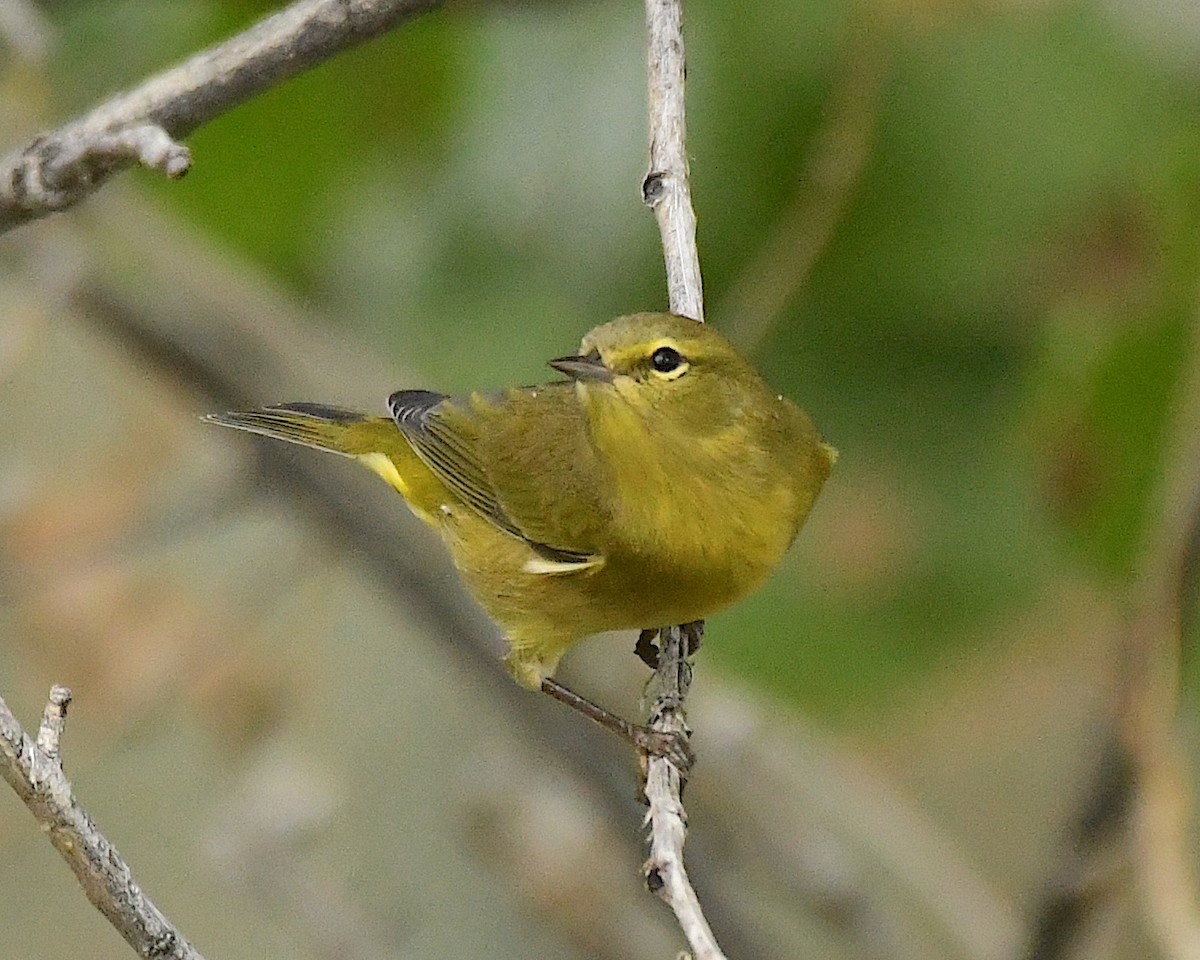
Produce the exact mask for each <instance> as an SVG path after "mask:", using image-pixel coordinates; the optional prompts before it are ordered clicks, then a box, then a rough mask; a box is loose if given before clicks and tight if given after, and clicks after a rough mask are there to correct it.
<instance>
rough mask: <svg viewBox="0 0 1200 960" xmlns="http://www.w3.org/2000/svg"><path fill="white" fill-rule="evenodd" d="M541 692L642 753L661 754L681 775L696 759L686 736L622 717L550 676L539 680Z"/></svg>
mask: <svg viewBox="0 0 1200 960" xmlns="http://www.w3.org/2000/svg"><path fill="white" fill-rule="evenodd" d="M542 692H543V693H548V694H549V695H550V696H552V697H553V698H554V699H555V700H558V701H559V702H560V703H565V704H566V705H567V706H568V707H572V708H574V709H575V710H578V711H579V712H580V713H582V714H583V715H584V716H585V717H587V718H588V719H589V720H593V721H595V722H596V723H598V724H600V726H602V727H604V729H605V730H610V731H612V732H613V733H615V734H616V735H617V736H618V737H620V738H621V739H623V740H627V741H628V742H629V743H632V744H633V745H634V746H635V747H637V749H638V750H640V751H641V752H642V753H645V754H649V755H651V756H655V757H663V758H665V759H667V760H670V761H671V763H673V764H674V765H675V767H676V768H677V769H678V770H679V772H680V773H681V774H683V775H684V776H686V775H687V772H688V770H690V769H691V766H692V764H693V763H695V761H696V757H695V754H693V753H692V749H691V747H690V746H689V745H688V743H687V741H686V739H684V737H683V736H681V735H680V734H675V733H662V732H660V731H658V730H651V729H650V728H649V727H643V726H639V725H638V724H636V723H630V722H629V721H628V720H626V719H625V718H624V717H618V716H617V715H616V714H615V713H612V712H611V711H609V710H605V709H604V708H603V707H602V706H600V705H599V704H598V703H593V702H592V701H591V700H589V699H587V697H581V696H580V695H579V694H577V693H576V692H575V691H574V690H572V689H571V688H570V687H565V686H563V685H562V684H561V683H559V682H558V681H557V680H555V679H553V678H552V677H544V678H543V679H542Z"/></svg>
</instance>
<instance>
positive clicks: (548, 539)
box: [388, 388, 596, 572]
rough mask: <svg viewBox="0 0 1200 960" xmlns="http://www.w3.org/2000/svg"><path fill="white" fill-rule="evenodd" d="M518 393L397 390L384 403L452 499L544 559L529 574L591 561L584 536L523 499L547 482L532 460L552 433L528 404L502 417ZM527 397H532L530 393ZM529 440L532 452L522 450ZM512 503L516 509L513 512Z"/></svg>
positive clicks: (551, 439)
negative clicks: (461, 395)
mask: <svg viewBox="0 0 1200 960" xmlns="http://www.w3.org/2000/svg"><path fill="white" fill-rule="evenodd" d="M539 389H541V388H539ZM524 394H525V392H524V391H512V392H511V393H510V394H504V395H500V396H498V397H495V398H488V399H484V398H481V397H478V396H474V397H471V398H466V399H455V398H451V397H448V396H446V395H445V394H441V393H432V392H430V391H428V390H400V391H398V392H396V393H393V394H392V395H391V396H390V397H389V398H388V409H389V410H390V411H391V414H392V418H393V419H394V420H395V421H396V425H397V426H398V427H399V428H400V431H401V433H403V434H404V436H405V437H406V438H407V439H408V441H409V443H411V444H412V447H413V450H414V451H416V454H417V456H419V457H420V458H421V460H422V461H423V462H424V463H425V465H426V466H427V467H429V469H430V470H432V471H433V472H434V474H436V475H437V477H438V479H439V480H441V481H442V482H443V483H444V484H445V485H446V486H447V487H448V488H449V489H450V490H451V492H453V493H454V495H455V496H456V497H458V498H459V499H460V500H461V501H462V502H463V503H465V504H467V505H468V506H469V507H471V509H473V510H475V511H476V512H477V513H478V514H480V515H481V516H483V517H484V518H485V519H487V520H488V521H490V522H491V523H492V524H494V525H495V526H496V527H498V528H499V529H501V530H503V531H504V532H506V533H509V534H511V535H512V536H514V537H517V538H518V539H520V540H523V541H525V542H526V543H528V544H529V545H530V546H531V547H532V548H533V549H534V550H535V551H536V552H537V553H538V554H539V555H540V556H541V557H542V558H543V560H544V561H545V563H544V564H542V565H537V564H535V566H538V569H537V570H533V571H532V572H566V571H568V570H571V569H578V568H580V567H585V566H592V565H594V563H595V561H596V557H595V555H594V553H593V551H592V550H590V549H589V548H588V546H587V545H586V543H585V542H583V541H584V538H577V537H573V536H571V533H572V531H569V530H561V529H552V527H553V526H554V525H553V523H551V525H550V527H547V525H546V524H545V523H544V522H539V519H538V517H537V513H538V511H537V507H536V506H535V505H534V504H532V503H530V502H529V501H530V497H529V495H528V494H529V489H530V488H531V487H538V486H545V485H546V481H545V478H544V476H541V475H540V472H539V471H538V469H537V468H538V464H537V462H536V461H537V460H538V459H540V458H541V456H543V455H544V450H543V449H541V448H543V447H544V446H547V445H548V446H553V444H554V442H555V437H554V435H553V434H552V433H545V432H541V431H540V430H539V424H538V423H537V422H536V420H537V419H538V418H537V414H536V412H535V413H534V414H533V417H532V418H531V417H530V414H529V410H528V409H525V410H523V414H524V416H523V417H521V418H517V417H514V416H505V410H504V409H503V407H504V406H505V404H506V401H507V400H508V399H509V398H510V397H511V396H513V395H524ZM532 395H533V396H535V397H536V391H534V392H533V394H532ZM541 406H542V405H539V407H541ZM521 430H526V431H528V432H529V433H530V434H532V435H533V436H532V437H530V438H528V439H527V440H526V442H525V443H520V442H517V441H519V439H520V437H519V435H518V432H519V431H521ZM530 440H532V441H533V443H534V445H535V449H534V450H533V451H530V450H529V449H528V448H529V442H530ZM522 450H525V451H526V453H527V454H529V457H528V462H524V463H520V462H518V463H516V464H515V465H516V466H517V467H518V469H517V470H516V471H515V472H514V471H513V469H512V467H513V466H514V457H516V458H520V456H521V451H522ZM486 463H491V464H492V465H493V466H492V469H490V470H489V469H488V467H487V466H486V465H485V464H486ZM535 499H538V498H535ZM510 502H512V503H513V504H514V505H515V507H516V510H515V514H516V515H515V516H514V512H513V511H510V509H509V503H510ZM530 507H532V508H533V509H532V510H531V509H529V508H530ZM522 508H525V509H522ZM531 569H532V568H531Z"/></svg>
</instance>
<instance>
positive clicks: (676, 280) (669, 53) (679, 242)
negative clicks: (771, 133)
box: [642, 0, 704, 320]
mask: <svg viewBox="0 0 1200 960" xmlns="http://www.w3.org/2000/svg"><path fill="white" fill-rule="evenodd" d="M646 32H647V35H648V37H649V46H648V52H649V56H648V68H649V79H650V101H649V104H650V171H649V172H648V173H647V174H646V179H645V180H643V181H642V199H643V200H644V201H645V203H646V205H647V206H648V207H650V209H652V210H653V211H654V215H655V217H657V219H658V231H659V233H660V234H661V235H662V248H663V259H664V261H665V262H666V268H667V295H668V298H669V300H670V304H671V312H672V313H678V314H679V315H681V316H684V317H691V318H692V319H693V320H703V319H704V294H703V290H702V288H701V284H700V256H699V254H698V253H697V252H696V213H695V211H694V210H692V191H691V187H690V186H689V184H688V161H687V143H686V141H687V123H686V120H685V117H686V114H685V112H684V102H683V90H684V73H685V70H684V55H683V3H682V0H646Z"/></svg>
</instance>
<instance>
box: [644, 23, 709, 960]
mask: <svg viewBox="0 0 1200 960" xmlns="http://www.w3.org/2000/svg"><path fill="white" fill-rule="evenodd" d="M646 31H647V36H648V44H647V50H648V63H647V65H648V77H649V109H650V171H649V172H648V173H647V174H646V178H645V180H643V181H642V199H643V200H645V202H646V204H647V205H648V206H649V207H650V208H651V209H652V210H653V211H654V214H655V217H656V218H657V219H658V229H659V233H660V234H661V236H662V246H663V260H664V262H665V264H666V270H667V295H668V300H669V303H670V307H671V312H672V313H677V314H680V315H682V316H685V317H691V318H692V319H693V320H698V321H703V320H704V300H703V291H702V287H701V282H700V257H699V254H698V253H697V250H696V214H695V212H694V211H693V210H692V198H691V191H690V189H689V186H688V162H687V146H686V140H687V124H686V122H685V111H684V77H685V58H684V48H683V5H682V0H646ZM703 630H704V624H703V623H696V624H691V625H689V626H688V627H686V628H685V627H670V628H667V629H664V630H662V631H660V634H659V651H658V668H657V670H656V671H655V679H654V686H655V697H654V703H653V706H652V708H651V712H650V727H651V728H652V729H654V730H657V731H659V732H660V733H664V734H668V735H678V736H682V737H684V738H686V737H687V735H688V733H689V731H688V728H687V722H686V721H685V719H684V701H685V699H686V697H687V691H688V686H689V684H690V682H691V664H690V663H689V661H688V655H689V653H690V652H691V651H692V650H693V649H695V647H696V646H697V645H698V644H699V639H700V637H701V635H702V634H703ZM685 631H686V634H687V635H686V636H685ZM682 786H683V778H682V776H681V774H680V772H679V769H678V768H677V767H676V766H675V765H674V764H673V763H671V762H670V761H669V760H667V759H665V758H662V757H652V758H650V759H649V760H648V761H647V768H646V786H645V791H646V801H647V802H648V803H649V805H650V809H649V812H648V813H647V815H646V822H647V824H648V825H649V827H650V856H649V859H648V860H647V861H646V864H645V867H644V870H645V874H646V884H647V886H649V888H650V889H651V890H652V891H653V892H655V893H657V894H658V895H659V896H660V897H662V899H663V900H665V901H666V902H667V904H668V905H669V906H670V907H671V909H672V910H673V911H674V912H675V917H676V919H677V920H678V921H679V926H680V928H681V929H682V930H683V934H684V936H685V937H686V938H687V941H688V944H689V946H690V947H691V949H692V954H693V956H694V957H695V958H696V960H722V958H723V956H724V955H723V954H722V953H721V948H720V947H718V946H717V941H716V938H714V937H713V933H712V930H710V929H709V926H708V921H706V920H705V919H704V912H703V911H702V910H701V908H700V901H699V900H698V899H697V898H696V893H695V891H694V890H693V889H692V885H691V883H690V881H689V880H688V876H687V871H686V870H685V869H684V866H683V843H684V839H685V838H686V836H687V813H686V811H685V810H684V808H683V803H682V801H681V799H680V791H681V789H682Z"/></svg>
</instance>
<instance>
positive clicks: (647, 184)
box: [642, 170, 671, 209]
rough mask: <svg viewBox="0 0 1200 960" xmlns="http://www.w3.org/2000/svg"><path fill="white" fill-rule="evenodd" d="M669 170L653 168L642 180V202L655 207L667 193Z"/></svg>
mask: <svg viewBox="0 0 1200 960" xmlns="http://www.w3.org/2000/svg"><path fill="white" fill-rule="evenodd" d="M670 175H671V174H670V172H669V171H667V170H651V171H650V172H649V173H648V174H646V179H644V180H643V181H642V203H644V204H645V205H646V206H648V207H650V208H651V209H653V208H654V207H657V206H658V205H659V203H660V202H661V201H662V198H663V197H665V196H666V195H667V177H669V176H670Z"/></svg>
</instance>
